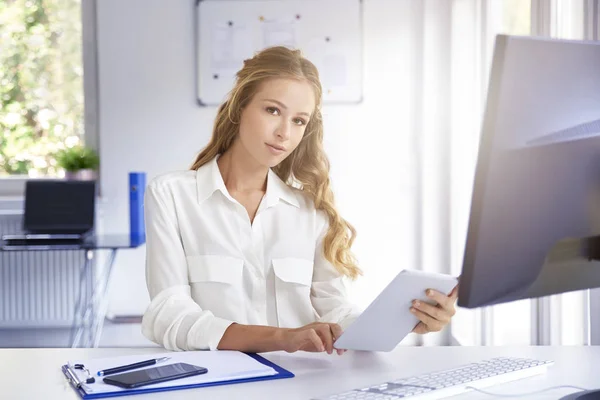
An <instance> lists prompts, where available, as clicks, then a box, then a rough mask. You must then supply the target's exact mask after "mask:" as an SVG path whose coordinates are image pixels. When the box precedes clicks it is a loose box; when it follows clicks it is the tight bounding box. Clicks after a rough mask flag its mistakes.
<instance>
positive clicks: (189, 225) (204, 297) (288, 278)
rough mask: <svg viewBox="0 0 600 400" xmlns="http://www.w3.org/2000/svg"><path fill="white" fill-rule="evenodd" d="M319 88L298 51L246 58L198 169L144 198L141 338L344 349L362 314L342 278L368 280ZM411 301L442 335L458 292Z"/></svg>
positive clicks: (424, 325)
mask: <svg viewBox="0 0 600 400" xmlns="http://www.w3.org/2000/svg"><path fill="white" fill-rule="evenodd" d="M320 101H321V85H320V82H319V77H318V72H317V69H316V68H315V66H314V65H313V64H312V63H310V62H309V61H308V60H306V59H305V58H303V57H302V55H301V54H300V52H299V51H292V50H289V49H287V48H285V47H274V48H269V49H266V50H263V51H262V52H260V53H258V54H257V55H256V56H254V57H253V58H252V59H249V60H246V61H245V62H244V66H243V68H242V69H241V70H240V71H239V72H238V73H237V80H236V84H235V87H234V88H233V90H232V91H231V92H230V94H229V97H228V99H227V100H226V101H225V103H224V104H222V105H221V107H220V108H219V110H218V114H217V117H216V120H215V124H214V129H213V134H212V138H211V140H210V143H209V144H208V146H207V147H206V148H205V149H204V150H203V151H202V152H201V153H200V154H199V155H198V157H197V159H196V161H195V162H194V164H193V166H192V168H191V170H190V171H181V172H175V173H169V174H165V175H162V176H159V177H157V178H156V179H154V180H153V181H152V182H151V183H150V184H149V185H148V188H147V190H146V199H145V213H146V216H145V217H146V230H147V233H146V235H147V266H146V269H147V271H146V275H147V284H148V290H149V292H150V297H151V299H152V301H151V304H150V306H149V307H148V309H147V311H146V313H145V315H144V319H143V324H142V329H143V333H144V335H145V336H146V337H147V338H149V339H150V340H152V341H154V342H156V343H158V344H160V345H162V346H164V347H165V348H167V349H170V350H197V349H211V350H215V349H221V350H225V349H226V350H240V351H246V352H267V351H275V350H285V351H287V352H294V351H297V350H305V351H318V352H320V351H327V352H328V353H329V354H331V353H332V352H333V351H334V350H335V351H337V353H338V354H341V353H343V351H344V350H342V349H334V348H333V342H334V341H335V339H336V338H337V337H339V335H340V334H341V333H342V331H343V329H344V328H345V327H346V326H347V325H348V324H349V323H350V322H352V321H353V319H355V318H356V316H357V315H358V311H357V310H356V309H355V308H354V307H353V306H352V305H351V304H350V303H349V302H348V301H347V299H346V295H345V289H344V284H343V278H344V277H349V278H356V277H357V276H358V275H359V274H360V270H359V269H358V267H357V265H356V262H355V259H354V257H353V255H352V253H351V251H350V247H351V245H352V242H353V240H354V236H355V231H354V229H353V227H352V226H351V225H350V224H348V223H347V222H346V221H345V220H344V219H343V218H341V217H340V215H339V214H338V212H337V211H336V209H335V205H334V201H333V193H332V191H331V188H330V181H329V162H328V159H327V157H326V155H325V153H324V151H323V122H322V119H321V110H320ZM432 296H433V299H435V300H437V302H438V303H439V305H438V306H437V307H433V306H430V305H428V304H419V305H415V306H414V307H413V308H411V310H413V312H414V313H415V314H416V315H417V316H418V318H419V319H420V320H421V322H420V323H419V325H417V326H416V327H415V330H414V331H415V332H417V333H426V332H431V331H438V330H440V329H441V328H442V327H443V326H444V325H446V324H447V323H448V322H449V320H450V317H451V316H452V315H453V314H454V300H455V295H454V294H453V295H452V296H451V297H448V296H445V295H442V294H440V293H434V294H433V295H432Z"/></svg>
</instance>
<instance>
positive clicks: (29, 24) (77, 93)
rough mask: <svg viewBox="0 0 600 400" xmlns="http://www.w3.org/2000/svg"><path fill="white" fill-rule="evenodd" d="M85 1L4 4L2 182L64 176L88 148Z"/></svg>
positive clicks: (0, 44) (0, 15)
mask: <svg viewBox="0 0 600 400" xmlns="http://www.w3.org/2000/svg"><path fill="white" fill-rule="evenodd" d="M81 18H82V10H81V0H7V1H3V2H0V26H2V30H1V32H0V49H1V50H0V178H6V177H9V176H22V177H46V176H48V177H56V176H60V175H61V174H62V171H60V169H59V168H58V167H57V165H56V160H55V159H54V154H55V153H56V151H58V150H60V149H62V148H65V147H71V146H74V145H76V144H79V143H81V142H83V135H84V93H83V59H82V23H81Z"/></svg>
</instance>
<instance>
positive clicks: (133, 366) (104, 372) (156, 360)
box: [98, 357, 171, 376]
mask: <svg viewBox="0 0 600 400" xmlns="http://www.w3.org/2000/svg"><path fill="white" fill-rule="evenodd" d="M170 359H171V357H162V358H153V359H152V360H146V361H140V362H137V363H135V364H128V365H122V366H120V367H114V368H109V369H105V370H102V371H98V376H105V375H110V374H117V373H119V372H125V371H129V370H131V369H136V368H142V367H147V366H149V365H154V364H156V363H159V362H163V361H167V360H170Z"/></svg>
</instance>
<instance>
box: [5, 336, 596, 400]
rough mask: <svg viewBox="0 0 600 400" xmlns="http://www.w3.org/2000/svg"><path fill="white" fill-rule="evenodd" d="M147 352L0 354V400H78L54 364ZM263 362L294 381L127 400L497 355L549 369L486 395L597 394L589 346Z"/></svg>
mask: <svg viewBox="0 0 600 400" xmlns="http://www.w3.org/2000/svg"><path fill="white" fill-rule="evenodd" d="M160 351H163V350H161V349H159V348H152V349H141V348H137V349H125V348H123V349H0V390H1V392H0V398H2V399H11V400H15V399H45V400H59V399H60V400H68V399H78V398H79V396H78V395H77V394H76V393H75V391H74V390H73V389H71V387H70V386H69V385H68V384H67V381H66V379H65V378H64V376H63V374H62V372H61V371H60V365H62V364H64V363H65V362H66V361H67V360H73V359H86V358H92V357H111V356H118V355H126V354H151V353H155V352H160ZM265 356H266V357H267V358H269V359H270V360H271V361H273V362H275V363H277V364H279V365H281V366H282V367H284V368H286V369H289V370H290V371H292V372H293V373H294V374H295V375H296V377H295V378H291V379H282V380H275V381H263V382H252V383H243V384H236V385H227V386H217V387H208V388H198V389H188V390H179V391H172V392H163V393H154V394H149V395H136V396H134V397H135V399H133V398H132V400H144V399H153V400H163V399H165V400H166V399H194V400H197V399H200V398H202V399H244V400H264V399H289V400H293V399H303V400H306V399H310V398H312V397H314V396H318V395H324V394H332V393H336V392H342V391H345V390H349V389H354V388H358V387H362V386H367V385H369V384H375V383H380V382H383V381H385V380H390V379H394V378H401V377H403V376H410V375H415V374H420V373H425V372H429V371H433V370H437V369H446V368H452V367H456V366H458V365H461V364H464V363H469V362H474V361H480V360H483V359H485V358H491V357H498V356H517V357H531V358H538V359H552V360H554V361H555V362H556V364H555V365H554V366H553V367H551V368H550V370H549V372H548V373H547V374H545V375H541V376H536V377H533V378H527V379H524V380H521V381H517V382H512V383H509V384H505V385H502V386H495V387H490V388H488V389H487V390H490V391H494V392H497V393H523V392H530V391H535V390H540V389H544V388H547V387H551V386H559V385H574V386H580V387H583V388H587V389H591V388H600V379H599V378H598V365H599V364H600V346H596V347H399V348H398V349H397V350H396V351H394V352H392V353H363V352H347V353H346V354H344V355H342V356H338V355H328V354H310V353H295V354H287V353H267V354H265ZM573 392H575V390H573V389H559V390H553V391H550V392H545V393H542V394H539V395H536V396H532V397H530V398H532V399H558V398H560V397H561V396H563V395H566V394H569V393H573ZM482 398H489V399H494V397H491V396H485V395H483V394H481V393H474V392H471V393H468V394H465V395H462V396H456V397H453V399H457V400H458V399H461V400H462V399H464V400H468V399H472V400H475V399H482Z"/></svg>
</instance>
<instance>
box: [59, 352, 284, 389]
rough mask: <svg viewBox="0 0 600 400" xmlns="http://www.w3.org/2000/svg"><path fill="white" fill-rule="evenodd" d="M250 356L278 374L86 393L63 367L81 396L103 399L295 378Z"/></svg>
mask: <svg viewBox="0 0 600 400" xmlns="http://www.w3.org/2000/svg"><path fill="white" fill-rule="evenodd" d="M246 354H248V355H249V356H250V357H252V358H254V359H255V360H256V361H258V362H260V363H262V364H264V365H267V366H269V367H271V368H273V369H274V370H275V371H277V374H276V375H269V376H260V377H256V378H245V379H236V380H227V381H219V382H209V383H198V384H193V385H181V386H169V387H161V388H140V389H131V390H124V391H117V392H110V393H89V394H88V393H86V392H85V390H83V388H81V387H79V388H78V387H76V382H75V381H74V380H73V379H72V377H71V373H70V372H69V371H70V369H69V366H68V365H67V364H65V365H63V366H62V367H61V369H62V372H63V374H64V375H65V377H66V378H67V380H68V381H69V382H70V383H71V386H73V388H74V389H75V390H76V391H77V393H78V394H79V396H80V397H81V398H82V399H84V400H87V399H102V398H107V397H119V396H129V395H133V394H146V393H154V392H166V391H170V390H181V389H192V388H198V387H208V386H220V385H231V384H236V383H246V382H256V381H266V380H272V379H285V378H293V377H294V374H293V373H291V372H290V371H288V370H286V369H283V368H281V367H280V366H279V365H277V364H274V363H272V362H271V361H269V360H267V359H266V358H264V357H262V356H259V355H258V354H250V353H246Z"/></svg>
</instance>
